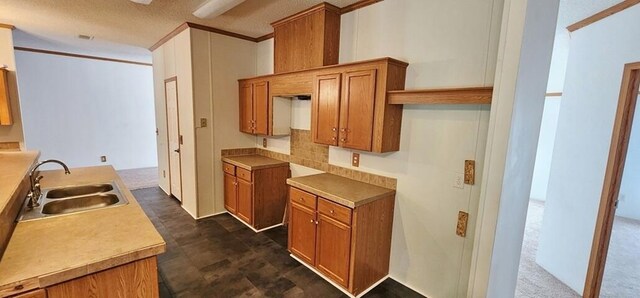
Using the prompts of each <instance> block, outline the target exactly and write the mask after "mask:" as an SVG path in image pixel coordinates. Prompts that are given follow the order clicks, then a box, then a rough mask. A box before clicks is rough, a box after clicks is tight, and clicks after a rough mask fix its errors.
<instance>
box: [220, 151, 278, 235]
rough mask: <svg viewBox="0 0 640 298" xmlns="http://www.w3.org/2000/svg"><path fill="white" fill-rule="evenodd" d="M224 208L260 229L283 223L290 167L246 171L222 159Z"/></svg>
mask: <svg viewBox="0 0 640 298" xmlns="http://www.w3.org/2000/svg"><path fill="white" fill-rule="evenodd" d="M222 169H223V172H224V207H225V208H226V209H227V211H228V212H229V213H230V214H233V215H234V216H235V217H237V218H238V219H240V220H242V221H243V222H245V223H246V224H247V225H249V226H251V227H253V228H254V229H255V230H261V229H265V228H269V227H273V226H276V225H279V224H281V223H282V217H283V214H284V210H285V205H286V198H287V186H286V180H287V178H289V166H288V164H286V165H284V166H283V165H278V166H274V167H268V168H261V169H253V170H247V169H245V168H241V167H238V166H235V165H233V164H230V163H227V162H223V163H222Z"/></svg>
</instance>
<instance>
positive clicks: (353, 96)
mask: <svg viewBox="0 0 640 298" xmlns="http://www.w3.org/2000/svg"><path fill="white" fill-rule="evenodd" d="M375 93H376V70H375V69H371V70H363V71H355V72H348V73H346V74H345V78H344V87H343V93H342V101H341V106H340V146H342V147H346V148H351V149H357V150H364V151H371V141H372V136H373V112H374V111H373V109H374V103H375Z"/></svg>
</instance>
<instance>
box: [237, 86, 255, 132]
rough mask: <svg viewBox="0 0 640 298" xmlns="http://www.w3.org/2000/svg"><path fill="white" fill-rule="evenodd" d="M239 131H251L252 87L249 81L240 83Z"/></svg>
mask: <svg viewBox="0 0 640 298" xmlns="http://www.w3.org/2000/svg"><path fill="white" fill-rule="evenodd" d="M240 131H241V132H246V133H253V88H252V87H251V84H250V83H242V84H240Z"/></svg>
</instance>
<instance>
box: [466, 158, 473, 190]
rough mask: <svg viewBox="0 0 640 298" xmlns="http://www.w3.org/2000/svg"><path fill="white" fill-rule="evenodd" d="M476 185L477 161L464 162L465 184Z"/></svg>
mask: <svg viewBox="0 0 640 298" xmlns="http://www.w3.org/2000/svg"><path fill="white" fill-rule="evenodd" d="M475 183H476V161H475V160H465V161H464V184H469V185H474V184H475Z"/></svg>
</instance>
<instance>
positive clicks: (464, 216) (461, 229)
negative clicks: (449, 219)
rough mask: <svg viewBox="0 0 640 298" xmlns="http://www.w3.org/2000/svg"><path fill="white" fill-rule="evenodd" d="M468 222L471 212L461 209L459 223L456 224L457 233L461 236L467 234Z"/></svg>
mask: <svg viewBox="0 0 640 298" xmlns="http://www.w3.org/2000/svg"><path fill="white" fill-rule="evenodd" d="M467 222H469V213H467V212H464V211H459V212H458V223H457V224H456V235H458V236H460V237H466V236H467Z"/></svg>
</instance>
